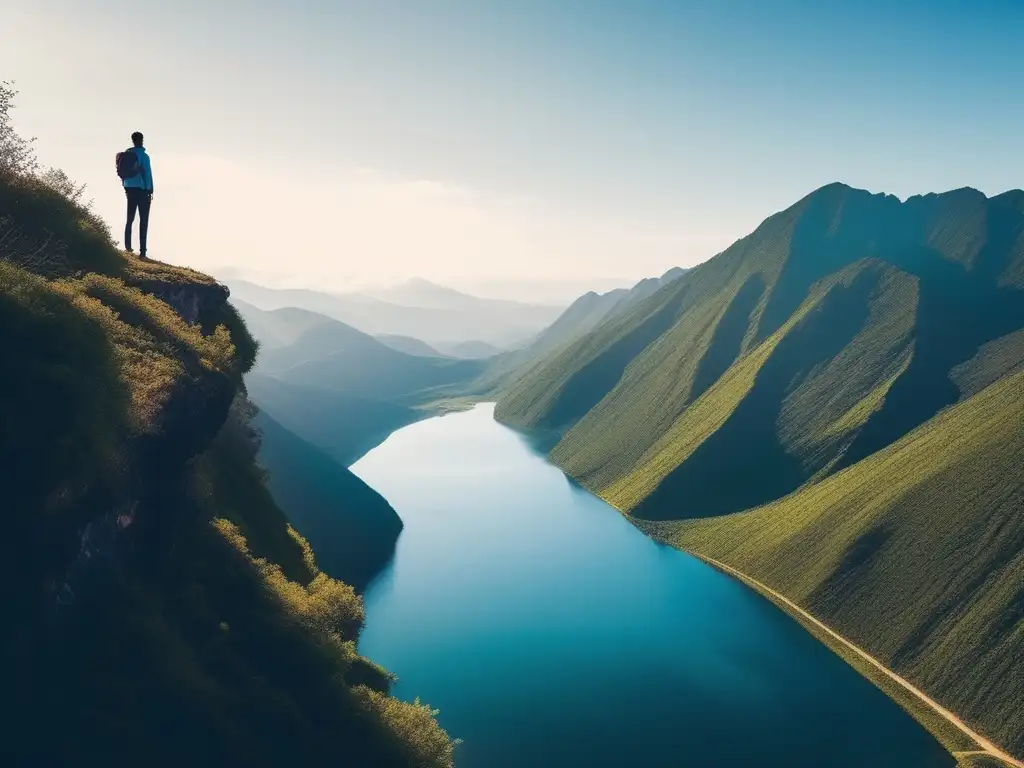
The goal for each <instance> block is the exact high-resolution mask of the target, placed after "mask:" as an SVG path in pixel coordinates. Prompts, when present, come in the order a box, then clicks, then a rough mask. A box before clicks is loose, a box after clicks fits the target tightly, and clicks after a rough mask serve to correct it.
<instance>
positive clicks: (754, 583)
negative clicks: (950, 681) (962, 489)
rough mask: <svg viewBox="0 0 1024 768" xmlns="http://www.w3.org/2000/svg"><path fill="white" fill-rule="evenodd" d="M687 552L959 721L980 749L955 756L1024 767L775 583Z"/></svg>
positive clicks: (941, 713) (952, 721)
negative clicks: (781, 591)
mask: <svg viewBox="0 0 1024 768" xmlns="http://www.w3.org/2000/svg"><path fill="white" fill-rule="evenodd" d="M687 552H689V554H691V555H693V556H694V557H696V558H698V559H700V560H703V561H704V562H705V563H707V564H708V565H711V566H713V567H714V568H717V569H718V570H720V571H722V572H723V573H726V574H728V575H729V576H732V577H734V578H737V579H739V580H740V581H742V582H743V583H745V584H747V585H748V586H751V587H753V588H754V589H756V590H757V591H758V592H760V593H762V594H764V595H768V596H770V597H771V598H772V599H774V600H777V601H778V602H779V603H781V604H782V605H784V606H785V607H786V609H787V610H788V611H790V612H791V613H793V614H794V615H796V616H799V617H800V618H802V619H804V620H805V621H808V622H810V623H811V624H813V625H814V626H815V627H817V628H818V629H820V630H821V631H822V632H825V633H826V634H827V635H828V636H829V637H831V638H832V639H834V640H836V641H837V642H839V643H841V644H842V645H843V646H845V647H846V648H849V649H850V650H851V651H853V652H854V653H856V654H857V655H858V656H860V657H861V658H862V659H864V660H865V661H867V662H868V663H869V664H871V665H872V666H873V667H875V668H876V669H878V670H879V671H880V672H883V673H884V674H885V675H886V676H888V677H889V678H890V679H891V680H894V681H895V682H897V683H899V684H900V685H901V686H902V687H903V688H905V689H906V690H908V691H909V692H910V693H912V694H914V696H916V697H917V698H918V699H920V700H921V701H922V702H924V703H925V704H927V705H928V706H929V707H931V708H932V709H934V710H935V711H936V712H938V713H939V714H940V715H942V717H944V718H945V719H946V720H948V721H949V722H950V723H952V724H953V725H955V726H956V727H957V728H958V729H960V731H962V732H963V733H964V734H965V735H966V736H968V737H969V738H970V739H972V740H973V741H974V742H975V744H977V745H978V750H977V751H966V752H954V753H953V756H954V757H966V756H968V755H983V754H984V755H990V756H992V757H994V758H996V759H998V760H1002V761H1003V762H1004V763H1006V764H1007V765H1011V766H1013V767H1014V768H1024V762H1021V761H1020V760H1018V759H1017V758H1015V757H1013V756H1012V755H1010V754H1008V753H1007V752H1005V751H1004V750H1002V749H1000V747H999V746H998V745H996V744H994V743H992V742H991V741H989V740H988V739H986V738H985V737H984V736H982V735H981V734H979V733H977V732H976V731H974V730H972V729H971V728H970V727H969V726H968V725H967V724H966V723H965V722H964V721H963V720H961V719H960V718H959V717H957V716H956V715H955V714H953V713H952V712H950V711H949V710H948V709H946V708H945V707H944V706H942V705H941V704H939V702H937V701H936V700H935V699H933V698H932V697H930V696H929V695H928V694H926V693H925V692H924V691H922V690H921V689H920V688H918V687H917V686H915V685H914V684H913V683H911V682H910V681H908V680H907V679H906V678H904V677H901V676H900V675H898V674H896V673H895V672H893V671H892V670H891V669H889V668H888V667H887V666H885V665H884V664H882V662H880V661H879V660H878V659H876V658H875V657H874V656H872V655H871V654H869V653H868V652H867V651H865V650H864V649H863V648H860V647H859V646H856V645H854V644H853V643H851V642H850V641H849V640H847V639H846V638H845V637H843V636H842V635H840V634H838V633H836V632H834V631H833V630H831V629H829V627H827V626H826V625H825V624H822V623H821V622H820V621H818V620H817V619H816V618H814V617H813V616H812V615H811V614H809V613H808V612H807V611H805V610H804V609H803V608H801V607H800V606H799V605H797V604H796V603H794V602H793V601H792V600H790V599H789V598H787V597H786V596H785V595H782V594H779V593H778V592H776V591H775V590H774V589H772V588H771V587H769V586H767V585H765V584H762V583H761V582H760V581H758V580H757V579H754V578H752V577H750V576H748V575H747V574H745V573H743V572H742V571H738V570H736V569H735V568H733V567H732V566H731V565H726V564H725V563H722V562H719V561H718V560H715V559H714V558H711V557H707V556H705V555H701V554H698V553H696V552H690V551H689V550H687Z"/></svg>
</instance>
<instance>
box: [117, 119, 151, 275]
mask: <svg viewBox="0 0 1024 768" xmlns="http://www.w3.org/2000/svg"><path fill="white" fill-rule="evenodd" d="M128 152H134V153H135V155H136V157H137V159H138V173H136V174H135V175H133V176H128V177H126V178H125V179H124V194H125V197H127V198H128V221H127V223H126V224H125V225H124V247H125V250H127V251H128V252H129V253H134V251H133V250H132V225H133V224H134V223H135V212H136V211H138V212H139V258H142V259H144V258H146V234H147V233H148V231H149V206H150V204H151V203H152V202H153V167H152V166H151V165H150V162H149V155H148V154H146V149H145V147H143V146H142V134H141V133H139V132H138V131H136V132H135V133H133V134H132V148H131V149H129V150H128ZM125 154H127V152H126V153H125Z"/></svg>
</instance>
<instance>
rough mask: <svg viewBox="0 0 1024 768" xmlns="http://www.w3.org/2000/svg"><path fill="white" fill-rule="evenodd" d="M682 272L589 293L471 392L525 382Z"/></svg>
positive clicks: (492, 366) (498, 362) (493, 367)
mask: <svg viewBox="0 0 1024 768" xmlns="http://www.w3.org/2000/svg"><path fill="white" fill-rule="evenodd" d="M686 272H687V270H686V269H683V268H681V267H674V268H673V269H670V270H669V271H668V272H666V273H665V274H664V275H662V276H661V277H652V278H646V279H644V280H641V281H640V282H638V283H636V284H635V285H634V286H633V287H632V288H618V289H615V290H612V291H608V292H607V293H603V294H601V293H596V292H594V291H589V292H588V293H585V294H584V295H582V296H580V297H579V298H578V299H576V301H574V302H573V303H572V304H570V305H569V307H568V308H567V309H566V310H565V311H564V312H563V313H562V314H561V315H559V317H558V319H557V320H555V322H553V323H552V324H551V325H550V326H548V327H547V328H545V329H544V330H543V331H541V332H540V333H539V334H538V335H537V336H536V337H535V338H534V339H533V340H532V341H531V342H530V343H529V344H527V345H525V346H523V347H522V348H520V349H516V350H512V351H510V352H507V353H504V354H502V355H501V356H500V357H495V358H494V359H492V360H491V361H490V363H489V365H488V368H487V370H486V371H485V372H484V374H483V375H482V377H481V378H480V380H479V381H478V382H476V383H475V385H474V386H475V390H476V391H479V392H493V391H497V390H500V389H502V388H507V387H509V386H510V383H511V382H512V381H515V380H516V379H519V378H529V376H530V375H531V371H532V370H533V366H534V365H536V364H538V363H543V362H544V360H545V358H546V356H547V355H548V354H550V353H551V352H552V350H555V349H557V348H558V347H560V346H562V345H563V344H566V343H568V342H570V341H572V340H574V339H577V338H580V337H582V336H584V335H585V334H587V333H588V332H590V331H592V330H593V329H594V328H596V327H597V326H598V325H599V324H601V323H602V322H604V321H605V320H608V319H609V318H611V317H614V316H615V315H617V314H619V313H621V312H623V311H625V310H626V309H628V308H629V307H632V306H633V305H634V304H636V303H637V302H639V301H642V300H643V299H645V298H647V297H648V296H650V295H651V294H653V293H654V292H655V291H657V290H658V289H659V288H661V287H662V286H664V285H667V284H668V283H671V282H673V281H675V280H677V279H678V278H680V277H682V276H683V275H685V274H686Z"/></svg>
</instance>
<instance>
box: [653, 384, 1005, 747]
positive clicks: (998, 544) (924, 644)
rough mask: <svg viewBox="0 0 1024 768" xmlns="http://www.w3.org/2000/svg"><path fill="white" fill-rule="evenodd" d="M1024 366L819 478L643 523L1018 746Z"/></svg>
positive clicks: (988, 732)
mask: <svg viewBox="0 0 1024 768" xmlns="http://www.w3.org/2000/svg"><path fill="white" fill-rule="evenodd" d="M1022 407H1024V373H1020V372H1018V373H1016V374H1013V375H1010V376H1005V377H1003V378H1001V379H1000V380H999V381H997V382H996V383H995V384H992V385H991V386H989V387H988V388H986V389H984V390H982V391H981V392H979V393H978V394H975V395H974V396H973V397H971V398H969V399H967V400H965V401H964V402H961V403H959V404H958V405H956V406H954V407H953V408H950V409H949V410H946V411H944V412H943V413H941V414H940V415H938V416H936V417H935V418H934V419H932V420H930V421H929V422H927V423H926V424H925V425H923V426H921V427H920V428H918V429H917V430H915V431H913V432H911V433H910V434H909V435H907V436H906V437H904V438H903V439H901V440H899V441H898V442H896V443H894V444H893V445H891V446H889V447H888V448H885V449H884V450H882V451H879V452H878V453H875V454H874V455H872V456H870V457H868V458H867V459H864V460H863V461H861V462H859V463H857V464H855V465H853V466H852V467H849V468H847V469H845V470H843V471H842V472H840V473H838V474H836V475H834V476H832V477H830V478H828V479H826V480H825V481H823V482H821V483H818V484H815V485H812V486H810V487H808V488H806V489H803V490H800V491H798V492H796V493H794V494H792V495H790V496H787V497H785V498H783V499H781V500H779V501H776V502H774V503H772V504H769V505H767V506H764V507H760V508H758V509H754V510H751V511H748V512H742V513H739V514H735V515H728V516H723V517H714V518H708V519H703V520H692V521H682V522H669V523H654V524H649V525H648V527H649V528H650V529H651V530H652V532H655V533H656V534H657V535H658V536H660V537H662V538H664V539H666V540H668V541H670V542H671V543H673V544H675V545H676V546H679V547H682V548H685V549H690V550H693V551H696V552H699V553H702V554H706V555H709V556H711V557H713V558H716V559H718V560H721V561H723V562H725V563H727V564H729V565H732V566H734V567H736V568H738V569H740V570H741V571H743V572H745V573H748V574H750V575H752V576H754V577H755V578H757V579H759V580H761V581H764V582H765V583H767V584H768V585H769V586H771V587H773V588H775V589H778V590H780V591H782V592H783V593H785V594H786V595H787V596H789V597H790V598H791V599H794V600H796V601H797V602H799V603H800V604H802V605H804V606H805V607H806V608H808V609H809V610H810V611H812V612H813V613H814V614H815V615H817V616H819V617H821V618H822V619H823V620H824V621H826V623H828V624H830V625H831V626H833V627H835V628H836V629H837V630H838V631H840V632H841V633H842V634H843V635H845V636H846V637H849V638H851V639H853V640H854V641H855V642H857V643H858V644H861V645H863V646H865V647H867V648H869V649H871V650H872V652H873V653H875V654H877V655H878V656H880V657H881V658H882V659H883V660H884V661H885V662H886V663H887V664H888V665H890V666H891V667H893V668H894V669H896V671H898V672H900V673H901V674H903V675H904V676H907V677H909V678H910V679H911V680H913V681H915V682H916V683H917V684H919V685H920V686H922V687H923V688H924V689H925V690H927V691H928V692H929V693H930V694H931V695H932V696H935V697H937V698H938V699H939V700H940V701H941V702H943V703H944V704H945V705H946V706H948V707H951V708H952V709H953V710H954V711H956V712H957V713H958V714H959V715H960V716H961V717H963V718H964V719H965V720H966V721H967V722H968V723H971V724H973V725H975V726H976V727H978V728H979V729H980V730H981V732H982V733H983V734H984V735H986V736H988V737H989V738H992V739H995V740H996V741H997V742H998V743H1000V744H1002V746H1003V747H1004V748H1007V749H1009V750H1010V751H1011V752H1012V753H1015V754H1017V755H1018V756H1021V755H1024V727H1022V725H1024V722H1022V719H1021V710H1020V706H1019V704H1020V702H1021V701H1024V670H1022V669H1021V668H1020V660H1021V658H1024V602H1022V599H1024V516H1022V514H1021V510H1022V509H1024V471H1022V469H1021V463H1020V462H1021V457H1022V456H1024V418H1022V416H1021V409H1022Z"/></svg>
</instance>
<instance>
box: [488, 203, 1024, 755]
mask: <svg viewBox="0 0 1024 768" xmlns="http://www.w3.org/2000/svg"><path fill="white" fill-rule="evenodd" d="M1022 334H1024V192H1021V191H1019V190H1017V191H1013V192H1008V193H1006V194H1003V195H999V196H997V197H992V198H988V197H985V196H984V195H983V194H981V193H980V192H978V191H976V190H972V189H961V190H955V191H952V192H948V193H944V194H941V195H926V196H918V197H912V198H910V199H908V200H906V201H903V202H901V201H899V200H897V199H896V198H894V197H891V196H886V195H872V194H869V193H867V192H864V191H861V190H855V189H851V188H849V187H846V186H845V185H842V184H832V185H829V186H827V187H824V188H822V189H820V190H817V191H816V192H814V193H812V194H811V195H809V196H808V197H806V198H804V199H803V200H801V201H799V202H798V203H796V204H795V205H794V206H792V207H791V208H789V209H787V210H785V211H782V212H780V213H778V214H775V215H773V216H771V217H770V218H768V219H767V220H766V221H765V222H764V223H763V224H762V225H761V226H760V227H758V228H757V230H755V231H754V232H753V233H751V234H750V235H748V236H747V237H745V238H743V239H742V240H740V241H738V242H737V243H735V244H734V245H733V246H731V247H730V248H728V249H726V250H725V251H723V252H722V253H721V254H719V255H718V256H716V257H715V258H713V259H711V260H710V261H708V262H706V263H705V264H702V265H700V266H699V267H696V268H695V269H693V270H691V271H690V272H688V273H687V274H686V275H685V277H683V278H681V279H678V280H676V281H674V282H672V283H669V284H668V285H665V286H663V287H661V288H660V289H659V290H658V291H656V292H655V293H653V294H652V295H650V296H648V297H647V298H645V299H642V300H641V301H639V302H636V303H634V305H633V306H632V307H629V308H626V309H625V310H623V311H618V312H615V313H614V314H612V315H611V316H609V317H607V318H606V319H604V320H603V321H602V322H601V323H600V324H599V325H597V327H596V328H594V329H593V330H592V331H591V332H589V333H587V334H585V335H583V336H581V337H578V338H576V339H573V340H571V341H569V342H568V343H566V344H564V345H562V346H560V347H558V348H556V349H554V350H552V351H551V352H550V353H549V354H547V355H545V356H542V357H541V358H540V359H534V360H531V361H529V362H528V363H527V364H526V365H525V366H524V367H523V368H522V369H521V370H520V371H519V372H518V375H514V376H511V377H507V376H505V377H503V378H500V379H499V384H500V385H501V386H502V387H503V389H502V390H501V392H500V397H499V403H498V407H497V408H496V416H497V417H498V418H499V419H501V420H503V421H505V422H508V423H510V424H512V425H515V426H518V427H522V428H526V429H529V430H533V431H537V432H540V433H544V434H548V435H552V434H553V435H554V436H555V437H556V441H555V445H554V447H553V449H552V451H551V458H552V460H553V461H555V462H556V463H557V464H558V465H559V466H561V467H562V468H563V469H565V470H566V471H567V472H568V473H569V474H570V475H571V476H573V477H574V478H576V479H577V480H579V481H580V482H581V483H582V484H583V485H584V486H585V487H587V488H589V489H590V490H592V491H594V492H596V493H598V494H599V495H601V496H602V497H604V498H605V499H607V500H609V501H610V502H612V503H613V504H615V505H616V506H617V507H618V508H619V509H620V510H622V511H623V512H624V513H626V514H628V515H630V516H631V518H632V519H633V520H634V521H635V522H637V524H638V525H640V526H641V527H643V528H645V529H646V530H648V531H651V532H653V533H655V534H657V535H658V536H661V537H663V538H665V539H666V540H667V541H669V542H671V543H673V544H675V545H676V546H679V547H682V548H685V549H690V550H692V551H694V552H697V553H701V554H705V555H708V556H710V557H713V558H715V559H718V560H721V561H722V562H724V563H726V564H727V565H730V566H733V567H735V568H737V569H739V570H740V571H742V572H744V573H748V574H750V575H751V576H753V577H754V578H756V579H758V580H760V581H763V582H764V583H766V584H768V585H770V586H771V587H773V588H775V589H778V590H779V591H780V592H781V593H783V594H784V595H786V596H787V597H788V598H791V599H792V600H794V601H795V602H797V603H799V604H800V605H802V606H804V607H806V608H807V609H808V610H809V611H811V612H812V613H813V614H814V615H815V616H818V617H819V618H821V620H822V621H824V622H825V623H827V624H828V625H829V626H832V627H834V628H835V629H836V630H837V631H839V632H840V633H842V634H843V635H844V636H846V637H849V638H850V639H851V640H853V641H854V642H856V643H857V644H858V645H861V646H862V647H864V648H865V649H866V650H867V651H869V652H870V653H872V654H874V655H876V656H877V657H879V658H881V659H883V660H884V661H886V663H889V664H890V665H891V666H892V667H893V668H894V669H896V670H897V671H898V672H900V673H901V674H903V675H904V676H905V677H907V678H908V679H910V680H911V681H913V682H914V683H915V684H916V685H918V686H920V687H921V688H922V689H923V690H925V691H926V692H927V693H928V694H929V695H932V696H933V697H935V698H936V699H938V700H939V701H942V702H943V703H944V705H945V706H947V707H948V708H949V709H951V710H953V711H954V712H956V713H957V714H958V715H960V716H961V717H963V718H964V719H965V721H967V722H968V723H969V724H971V725H972V726H973V727H976V729H977V730H979V731H980V732H981V733H983V734H985V735H986V736H988V737H990V738H992V739H993V740H994V741H996V742H997V743H999V744H1001V745H1003V746H1004V747H1006V748H1007V749H1009V750H1010V751H1012V752H1015V753H1017V754H1022V753H1024V741H1022V740H1021V733H1024V721H1022V719H1021V714H1020V711H1019V709H1020V708H1019V706H1018V703H1019V702H1020V701H1021V700H1024V676H1022V670H1021V669H1020V668H1019V663H1015V660H1019V659H1020V658H1021V656H1022V655H1024V634H1022V630H1024V623H1022V622H1024V614H1022V609H1021V606H1022V602H1021V595H1022V594H1024V593H1022V591H1021V590H1022V587H1021V585H1022V584H1024V570H1022V569H1021V567H1020V562H1019V561H1020V560H1021V557H1020V552H1021V551H1022V550H1024V528H1022V524H1021V521H1020V519H1019V517H1020V515H1019V510H1020V508H1021V504H1022V503H1024V497H1022V495H1021V494H1022V493H1024V486H1022V476H1021V470H1020V463H1019V462H1020V458H1019V457H1020V455H1021V454H1022V448H1024V446H1022V444H1021V442H1022V440H1024V421H1022V420H1021V418H1020V411H1021V404H1022V403H1024V390H1022V382H1024V379H1021V375H1022V373H1021V372H1022V370H1024V335H1022ZM851 662H852V663H854V666H857V667H858V669H862V667H863V665H861V664H859V663H858V662H856V661H855V660H851ZM862 671H865V670H863V669H862ZM869 676H871V675H869ZM873 679H874V678H873ZM881 684H882V687H883V688H886V690H888V691H889V692H890V693H891V694H893V695H894V698H896V699H897V700H898V701H901V703H904V704H905V705H906V706H908V708H910V709H911V710H912V711H914V713H915V714H916V715H917V716H918V717H920V718H921V719H922V721H923V722H925V724H926V725H928V726H929V727H932V728H933V729H934V730H935V732H936V733H937V735H938V736H939V737H940V738H941V739H943V740H944V743H946V744H947V746H948V747H950V749H951V751H953V752H957V751H960V750H962V749H967V748H969V747H970V745H963V744H960V743H958V741H957V739H958V738H959V737H958V736H957V735H956V734H953V735H952V736H950V735H949V734H948V733H945V734H944V733H943V732H942V731H943V726H942V725H941V724H936V721H935V719H934V718H933V717H931V716H930V715H929V714H927V713H926V712H923V711H921V710H920V708H915V706H914V705H912V704H907V702H906V701H904V699H903V698H901V694H899V692H898V691H894V690H890V687H889V686H887V685H886V684H885V683H884V682H882V683H881Z"/></svg>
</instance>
